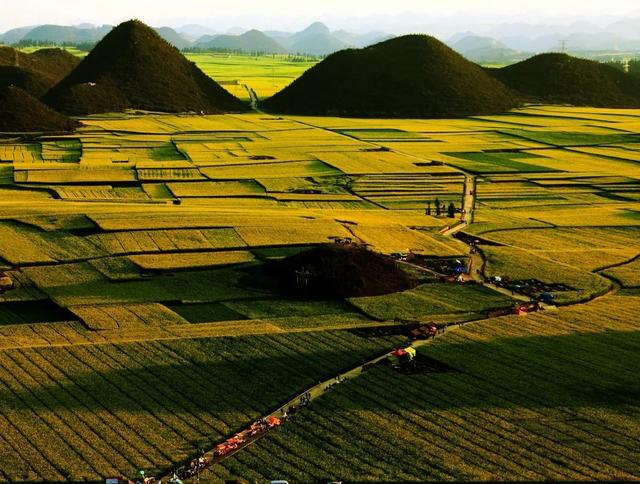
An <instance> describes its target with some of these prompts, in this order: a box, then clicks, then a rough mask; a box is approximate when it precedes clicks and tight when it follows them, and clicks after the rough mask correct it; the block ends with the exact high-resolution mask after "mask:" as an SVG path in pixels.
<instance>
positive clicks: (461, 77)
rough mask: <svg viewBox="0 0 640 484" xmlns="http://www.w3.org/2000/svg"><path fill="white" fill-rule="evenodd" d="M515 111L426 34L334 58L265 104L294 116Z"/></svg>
mask: <svg viewBox="0 0 640 484" xmlns="http://www.w3.org/2000/svg"><path fill="white" fill-rule="evenodd" d="M516 104H517V101H516V98H515V96H514V95H513V94H512V92H511V91H510V90H509V89H508V88H506V87H505V86H504V85H503V84H501V83H500V82H499V81H497V80H496V79H494V78H492V77H491V76H490V75H489V74H487V73H486V72H485V71H484V70H483V69H482V68H480V67H479V66H477V65H475V64H473V63H471V62H469V61H468V60H466V59H465V58H464V57H462V56H461V55H460V54H457V53H456V52H454V51H453V50H451V49H450V48H449V47H447V46H446V45H444V44H443V43H442V42H440V41H438V40H436V39H434V38H433V37H428V36H426V35H408V36H404V37H398V38H395V39H391V40H388V41H385V42H382V43H379V44H376V45H373V46H371V47H367V48H365V49H360V50H355V49H349V50H344V51H341V52H337V53H335V54H333V55H331V56H329V57H327V58H326V59H325V60H324V61H322V62H321V63H319V64H317V65H316V66H314V67H312V68H311V69H309V70H308V71H307V72H306V73H305V74H304V75H303V76H302V77H300V78H299V79H298V80H296V81H294V82H293V84H291V85H290V86H289V87H287V88H285V89H284V90H282V91H281V92H279V93H278V94H276V95H275V96H273V97H272V98H270V99H268V100H267V101H266V102H265V103H264V107H265V108H266V109H268V110H271V111H276V112H283V113H295V114H316V115H323V114H334V115H346V116H364V117H372V116H380V117H416V118H445V117H460V116H469V115H479V114H489V113H498V112H503V111H506V110H509V109H511V108H513V107H515V106H516Z"/></svg>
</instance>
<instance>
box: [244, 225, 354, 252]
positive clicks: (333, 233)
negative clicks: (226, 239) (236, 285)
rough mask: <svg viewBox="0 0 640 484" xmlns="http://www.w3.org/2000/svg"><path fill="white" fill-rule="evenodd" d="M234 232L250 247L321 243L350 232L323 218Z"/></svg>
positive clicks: (348, 235) (250, 227)
mask: <svg viewBox="0 0 640 484" xmlns="http://www.w3.org/2000/svg"><path fill="white" fill-rule="evenodd" d="M236 232H237V233H238V235H240V237H242V240H244V241H245V242H246V244H247V245H248V246H250V247H264V246H270V245H301V244H321V243H328V242H331V239H332V238H336V237H337V238H344V237H350V236H351V233H350V232H349V231H348V230H347V229H345V228H344V227H343V226H342V225H340V224H338V223H336V222H330V221H325V220H309V221H307V222H300V223H291V222H289V223H285V224H282V225H279V226H275V227H269V226H259V227H258V226H254V227H252V226H247V227H238V228H236Z"/></svg>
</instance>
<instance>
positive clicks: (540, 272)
mask: <svg viewBox="0 0 640 484" xmlns="http://www.w3.org/2000/svg"><path fill="white" fill-rule="evenodd" d="M482 251H483V252H484V254H485V255H486V257H487V264H486V270H485V272H486V274H487V275H488V276H489V275H491V276H500V277H503V278H504V277H509V278H511V279H512V280H514V281H518V280H525V279H536V280H538V281H541V282H544V283H547V284H553V283H556V284H564V285H566V286H568V287H570V288H572V290H571V291H564V292H560V293H558V294H556V300H557V302H558V303H563V304H567V303H574V302H578V301H583V300H588V299H590V298H593V297H595V296H598V295H601V294H604V293H605V292H607V291H608V290H609V289H610V288H611V283H610V282H609V281H608V280H607V279H605V278H604V277H602V276H599V275H597V274H594V273H591V272H587V271H586V270H584V269H579V268H577V267H575V266H569V265H565V264H561V263H560V262H558V261H553V260H550V259H547V258H545V257H543V256H541V255H538V254H535V253H533V252H531V251H526V250H522V249H518V248H514V247H490V246H484V247H483V248H482Z"/></svg>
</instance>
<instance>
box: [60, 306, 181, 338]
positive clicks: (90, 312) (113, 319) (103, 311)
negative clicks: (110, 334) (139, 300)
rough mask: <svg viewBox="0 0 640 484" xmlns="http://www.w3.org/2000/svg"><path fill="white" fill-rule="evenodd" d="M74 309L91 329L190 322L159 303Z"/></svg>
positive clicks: (99, 329)
mask: <svg viewBox="0 0 640 484" xmlns="http://www.w3.org/2000/svg"><path fill="white" fill-rule="evenodd" d="M72 311H73V313H74V314H75V315H76V316H77V317H78V318H80V319H81V320H82V321H83V322H84V324H85V325H86V326H87V327H88V328H89V329H90V330H91V331H104V330H121V329H124V330H131V329H144V328H146V327H147V326H174V325H177V324H188V323H187V321H186V320H184V319H183V318H181V317H180V316H179V315H177V314H176V313H174V312H173V311H171V310H169V309H168V308H167V307H165V306H163V305H162V304H157V303H149V304H121V305H120V304H119V305H104V306H97V305H96V306H75V307H73V309H72Z"/></svg>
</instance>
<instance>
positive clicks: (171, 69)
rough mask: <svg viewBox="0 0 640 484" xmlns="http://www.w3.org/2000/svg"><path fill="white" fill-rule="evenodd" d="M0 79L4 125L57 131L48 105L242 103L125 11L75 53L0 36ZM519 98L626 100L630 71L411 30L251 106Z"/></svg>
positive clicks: (432, 112)
mask: <svg viewBox="0 0 640 484" xmlns="http://www.w3.org/2000/svg"><path fill="white" fill-rule="evenodd" d="M40 31H41V29H40ZM161 32H162V30H161ZM165 34H166V31H165ZM341 34H342V35H346V34H345V33H341ZM334 36H335V33H331V32H330V31H329V30H328V29H327V28H326V26H324V25H322V24H313V25H312V26H310V27H309V28H307V29H305V31H302V32H299V33H298V34H293V35H290V36H288V37H286V41H287V42H288V44H289V45H292V46H295V45H299V44H300V43H301V42H305V41H309V40H310V39H314V38H316V37H319V38H322V39H327V38H333V37H334ZM263 37H264V34H263V33H261V32H258V31H249V32H246V33H244V34H240V35H235V36H234V35H224V36H214V37H212V38H210V39H207V40H206V41H207V42H218V44H217V45H226V46H227V47H225V48H230V49H236V48H238V46H241V45H242V44H241V43H239V42H241V41H244V42H250V41H251V40H253V39H259V40H261V41H264V38H263ZM282 38H283V39H285V37H284V35H283V36H282ZM239 39H240V40H239ZM223 42H227V43H226V44H224V43H223ZM274 42H275V41H274ZM362 42H366V40H365V39H362ZM278 45H280V44H278ZM455 45H457V46H458V48H459V50H461V51H463V52H467V53H469V52H474V51H477V50H478V49H485V50H486V51H490V50H494V51H495V50H503V51H505V52H504V53H505V55H506V54H507V53H511V54H513V52H510V51H508V50H507V48H506V47H505V46H504V45H503V44H500V43H499V42H496V41H494V40H492V39H490V38H484V37H477V36H470V35H462V36H461V37H460V38H459V39H457V40H455ZM232 46H233V47H232ZM478 46H480V47H478ZM220 48H223V47H220ZM274 48H275V47H274ZM514 55H515V54H514ZM0 88H1V89H3V91H2V95H3V102H4V104H5V105H4V106H3V107H2V110H0V123H2V125H3V126H4V128H3V129H4V130H8V129H10V128H11V127H12V126H13V127H14V128H15V129H18V128H20V129H18V131H20V130H24V131H64V130H65V128H66V127H72V126H73V125H74V123H73V122H72V121H70V120H69V119H67V118H65V117H64V116H62V115H59V114H58V112H59V113H64V114H67V115H75V116H82V115H87V114H97V113H108V112H123V111H125V110H128V109H136V110H147V111H160V112H171V113H182V112H191V113H193V112H197V113H206V114H219V113H225V112H242V111H246V110H248V107H249V106H248V105H247V104H246V103H243V102H241V101H240V100H239V99H237V98H236V97H234V96H233V95H231V94H230V93H229V92H228V91H226V90H225V89H223V88H222V87H221V86H220V85H219V84H218V83H217V82H216V81H215V80H214V79H212V78H211V77H208V76H207V75H205V74H204V73H203V72H202V71H201V70H200V69H199V68H198V67H197V66H196V65H195V64H194V63H192V62H190V61H189V60H187V58H186V57H185V56H184V55H183V54H182V53H181V52H180V50H179V49H177V48H176V47H175V46H172V45H171V44H170V43H169V42H168V41H166V40H164V39H163V38H162V37H161V35H160V33H159V32H158V29H153V28H151V27H149V26H147V25H145V24H144V23H142V22H140V21H137V20H131V21H127V22H124V23H122V24H120V25H118V26H117V27H115V28H113V29H111V30H110V31H109V33H108V34H107V35H106V36H105V37H104V38H102V39H101V40H100V41H99V42H98V43H97V44H96V46H95V47H94V48H93V49H92V50H91V52H90V53H89V54H88V55H87V56H86V57H84V58H83V59H82V60H80V58H78V57H75V56H73V55H72V54H71V53H69V52H67V51H65V50H62V49H57V48H53V49H52V48H46V49H41V50H39V51H36V52H34V53H31V54H27V53H24V52H21V51H19V50H17V49H14V48H12V47H0ZM38 98H39V99H38ZM527 102H533V103H546V104H570V105H575V106H594V107H611V108H637V107H640V77H638V76H637V75H636V74H634V73H633V72H629V73H627V72H625V71H624V70H623V69H620V67H619V66H617V67H614V66H613V65H607V64H603V63H600V62H596V61H591V60H586V59H580V58H577V57H572V56H569V55H567V54H561V53H544V54H540V55H536V56H532V57H530V58H527V59H526V60H524V61H520V62H516V63H514V64H512V65H508V66H506V67H502V68H500V69H492V68H482V67H480V66H479V65H478V64H476V63H474V62H471V61H470V60H469V59H467V58H465V57H464V56H463V55H461V54H460V53H458V52H456V51H455V50H454V49H452V48H450V47H449V46H447V45H446V44H445V43H443V42H441V41H439V40H438V39H436V38H434V37H431V36H427V35H416V34H414V35H405V36H401V37H394V38H391V39H388V40H384V41H382V42H378V43H375V44H374V45H371V46H367V47H364V48H343V49H341V50H340V51H339V52H336V53H333V54H331V55H329V56H328V57H326V58H325V59H324V60H322V61H321V62H319V63H318V64H316V65H315V66H314V67H312V68H311V69H309V70H308V71H306V72H305V73H304V74H303V75H302V76H301V77H299V78H298V79H296V80H295V81H293V83H292V84H290V85H289V86H288V87H286V88H284V89H283V90H282V91H280V92H278V93H277V94H275V95H274V96H273V97H271V98H269V99H267V100H266V101H264V102H263V103H262V104H261V106H262V107H263V108H264V109H265V110H267V111H269V112H272V113H274V114H277V113H284V114H300V115H315V116H325V115H331V116H352V117H380V118H458V117H466V116H478V115H487V114H497V113H501V112H505V111H508V110H510V109H512V108H514V107H517V106H519V105H521V104H522V103H527ZM52 108H53V109H55V110H57V111H58V112H55V111H53V110H52ZM0 131H2V129H0Z"/></svg>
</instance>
